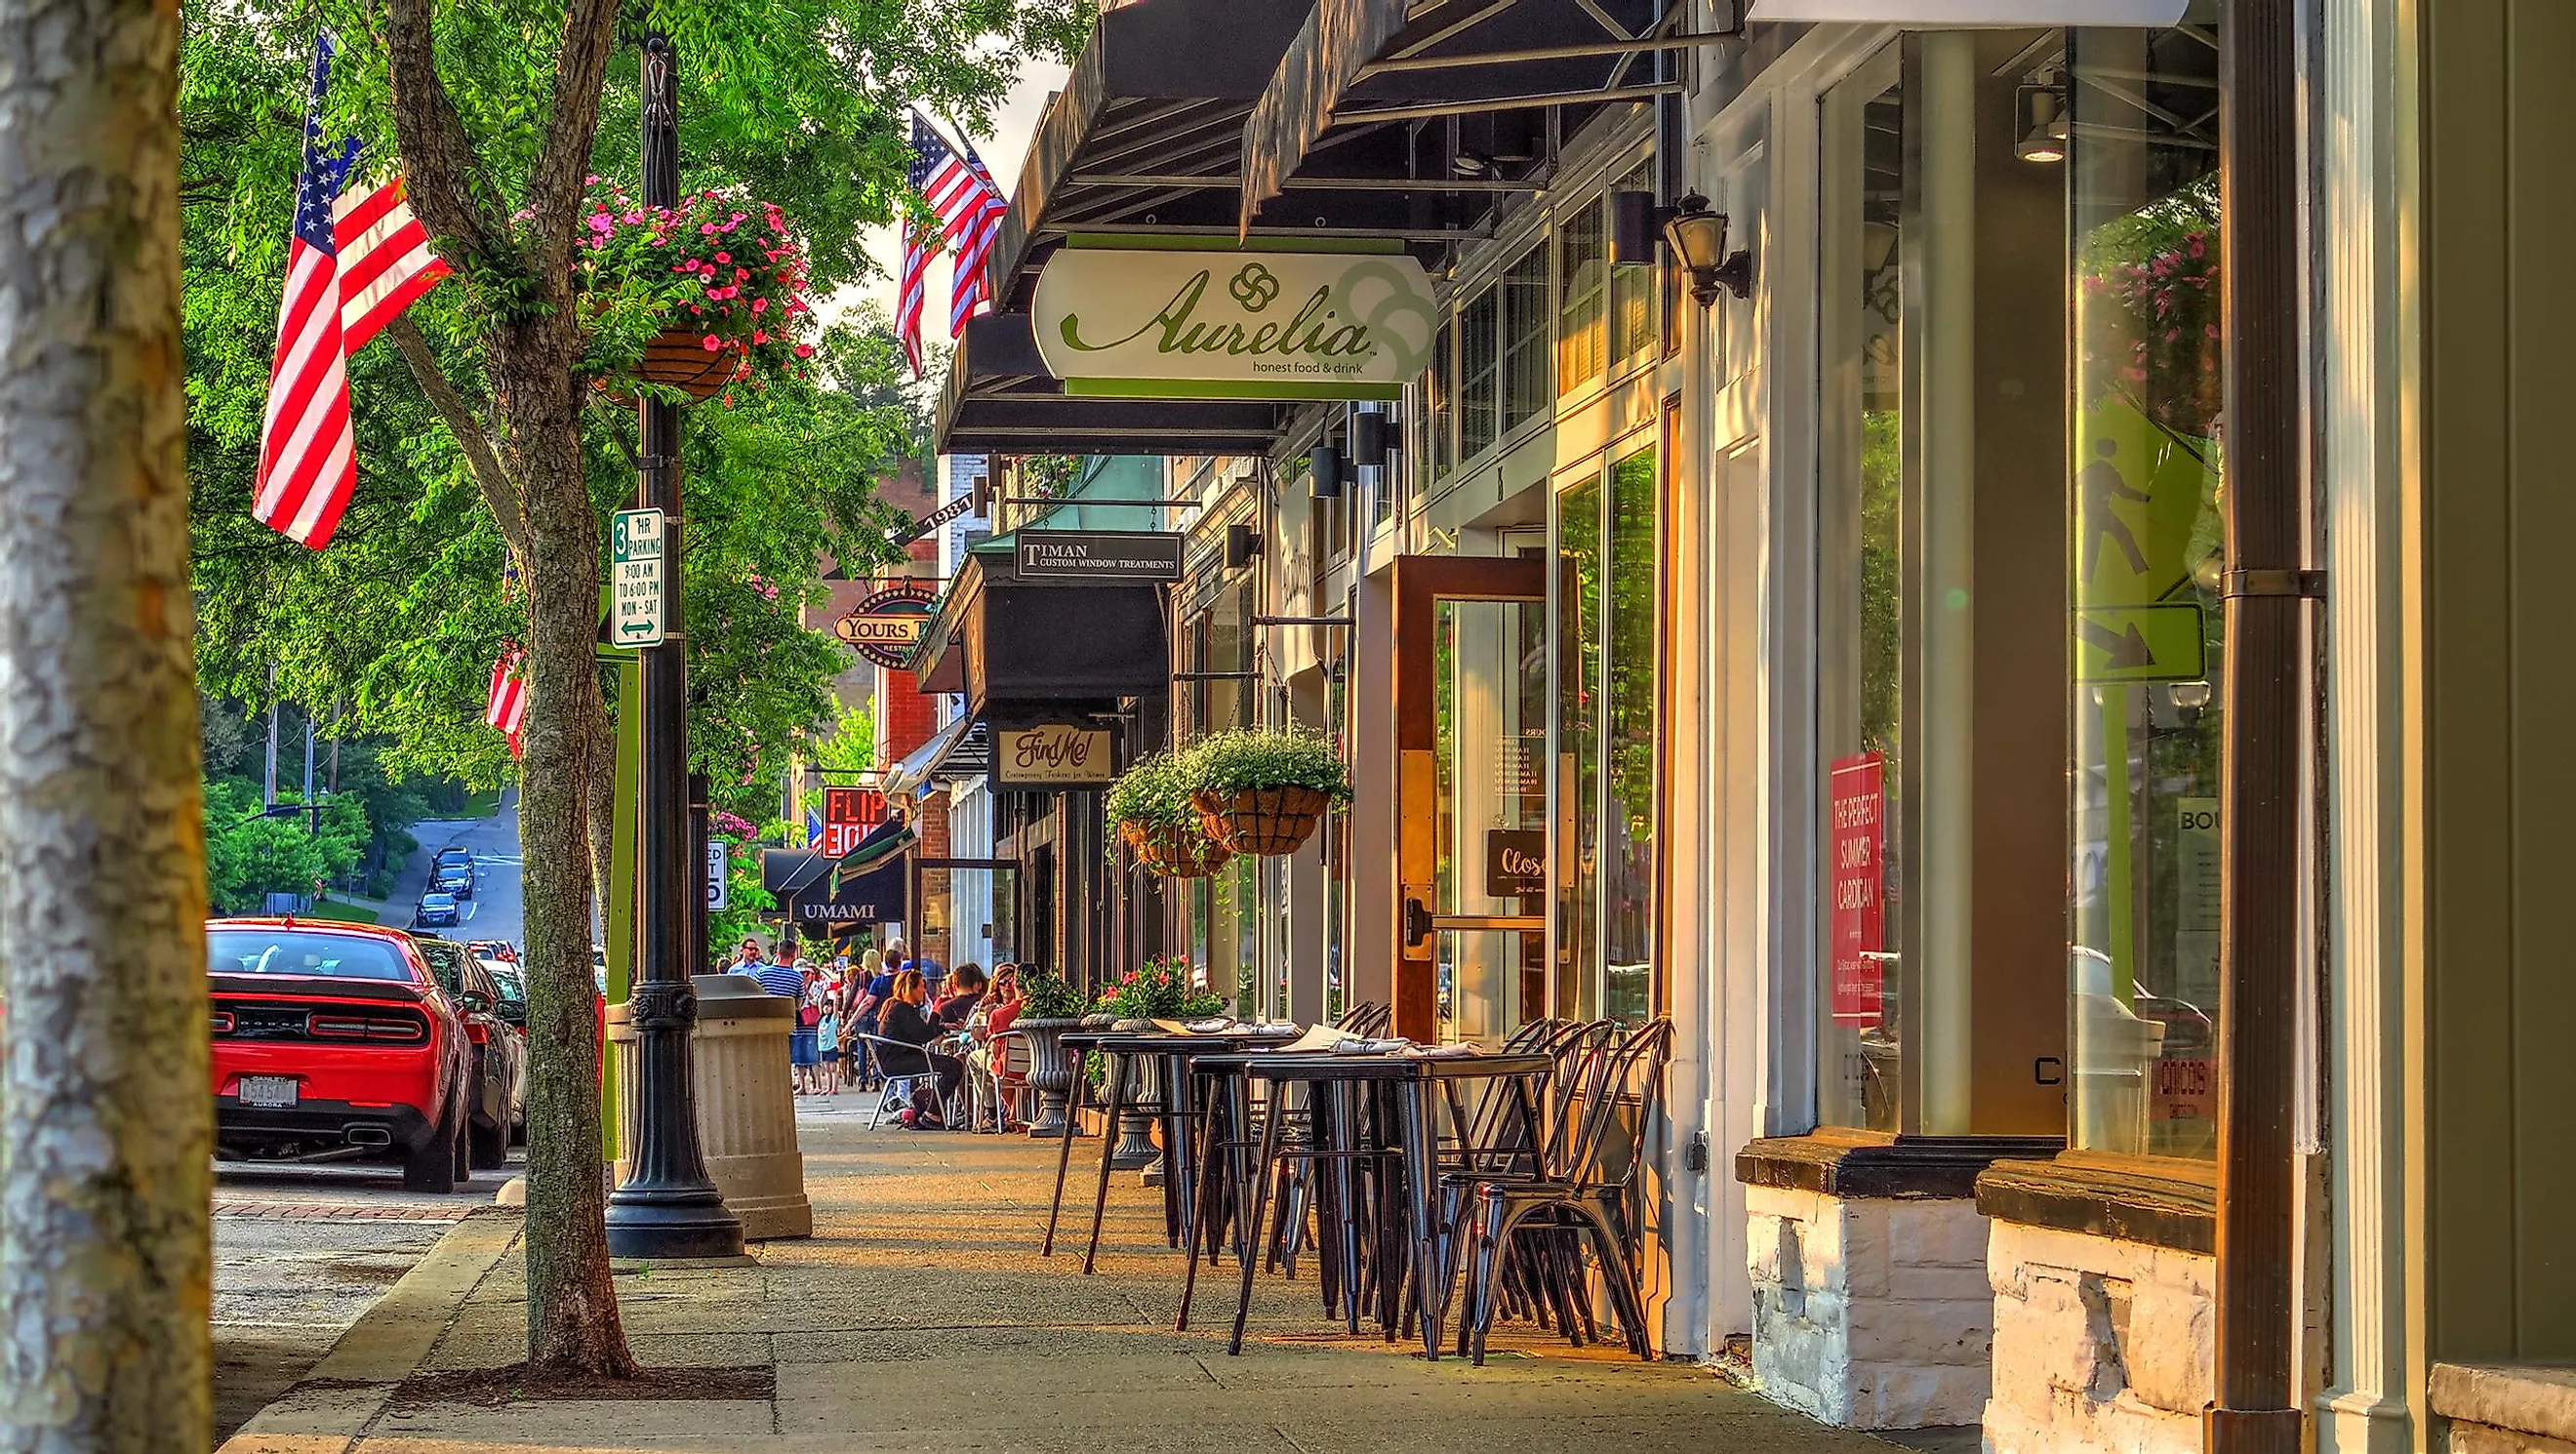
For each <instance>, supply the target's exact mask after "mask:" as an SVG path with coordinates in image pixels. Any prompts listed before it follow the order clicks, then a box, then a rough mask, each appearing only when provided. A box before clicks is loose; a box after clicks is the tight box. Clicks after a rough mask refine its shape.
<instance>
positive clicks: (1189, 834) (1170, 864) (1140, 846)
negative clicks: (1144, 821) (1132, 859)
mask: <svg viewBox="0 0 2576 1454" xmlns="http://www.w3.org/2000/svg"><path fill="white" fill-rule="evenodd" d="M1131 842H1132V845H1133V846H1134V848H1135V850H1136V860H1137V862H1139V863H1142V864H1144V865H1145V866H1146V867H1147V868H1150V869H1152V870H1153V871H1154V872H1156V873H1159V874H1161V875H1162V876H1163V877H1165V878H1206V877H1207V876H1208V875H1210V874H1212V873H1215V872H1216V871H1217V870H1218V869H1220V868H1223V867H1225V866H1226V864H1227V863H1229V862H1231V861H1232V860H1233V858H1234V852H1233V850H1232V849H1229V848H1227V847H1226V846H1225V845H1224V844H1222V843H1218V842H1216V841H1214V840H1213V839H1211V838H1209V837H1208V836H1207V835H1206V834H1204V833H1202V832H1200V831H1199V828H1198V826H1197V825H1196V824H1178V825H1171V824H1162V825H1147V826H1145V827H1144V828H1143V830H1142V831H1141V832H1140V833H1139V834H1138V835H1137V837H1136V838H1135V839H1133V840H1131Z"/></svg>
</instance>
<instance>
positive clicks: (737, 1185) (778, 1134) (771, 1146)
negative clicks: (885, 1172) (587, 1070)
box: [608, 974, 814, 1242]
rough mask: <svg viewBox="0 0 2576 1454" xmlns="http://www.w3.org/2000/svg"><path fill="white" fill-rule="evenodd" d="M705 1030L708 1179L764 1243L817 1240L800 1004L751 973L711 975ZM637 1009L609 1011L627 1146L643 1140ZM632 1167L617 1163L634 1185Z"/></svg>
mask: <svg viewBox="0 0 2576 1454" xmlns="http://www.w3.org/2000/svg"><path fill="white" fill-rule="evenodd" d="M690 983H692V984H693V985H695V986H696V987H697V992H698V1020H697V1027H696V1029H695V1030H693V1031H692V1032H691V1034H690V1038H689V1046H690V1054H689V1063H690V1079H691V1080H692V1081H693V1082H694V1084H693V1086H692V1087H691V1089H692V1091H693V1092H694V1095H693V1099H694V1101H695V1104H696V1107H697V1119H698V1146H699V1149H700V1151H701V1153H702V1154H703V1155H704V1156H705V1158H706V1163H707V1175H708V1176H710V1177H712V1178H713V1179H714V1181H715V1184H716V1190H717V1191H719V1192H722V1193H723V1194H724V1199H725V1205H726V1206H727V1207H729V1208H731V1209H732V1211H733V1214H734V1215H735V1216H737V1217H739V1218H741V1219H742V1235H743V1236H744V1237H745V1238H746V1239H748V1240H750V1241H754V1242H761V1241H767V1240H770V1239H772V1238H778V1237H810V1236H812V1235H814V1207H813V1204H812V1203H811V1202H809V1201H807V1200H806V1199H805V1155H804V1153H803V1152H802V1151H800V1150H798V1149H797V1145H796V1094H795V1087H794V1086H793V1085H791V1084H790V1083H789V1081H788V1072H787V1038H788V1035H789V1033H790V1032H791V1031H793V1030H794V1029H795V1028H796V1002H795V1001H793V1000H790V999H787V998H785V997H783V996H779V995H773V994H770V993H768V992H767V991H765V990H763V989H762V988H761V987H760V981H758V980H756V979H753V978H752V977H751V976H749V975H743V974H701V975H697V976H694V977H693V978H692V979H691V981H690ZM626 1014H627V1007H626V1006H625V1005H622V1004H618V1005H611V1006H609V1007H608V1043H609V1045H610V1046H611V1047H612V1048H613V1050H614V1051H615V1053H616V1056H617V1094H618V1105H617V1118H618V1121H617V1123H618V1127H619V1134H618V1139H617V1144H618V1145H619V1146H620V1147H631V1146H633V1145H634V1144H635V1138H636V1124H635V1121H636V1116H635V1100H634V1091H635V1081H636V1070H635V1031H634V1029H633V1027H631V1026H629V1025H628V1024H627V1021H626ZM626 1172H627V1163H626V1162H625V1161H624V1160H623V1159H621V1160H619V1161H618V1163H617V1179H618V1180H619V1181H620V1182H623V1181H625V1180H626Z"/></svg>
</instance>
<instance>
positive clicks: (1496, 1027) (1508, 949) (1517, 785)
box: [1432, 600, 1548, 1045]
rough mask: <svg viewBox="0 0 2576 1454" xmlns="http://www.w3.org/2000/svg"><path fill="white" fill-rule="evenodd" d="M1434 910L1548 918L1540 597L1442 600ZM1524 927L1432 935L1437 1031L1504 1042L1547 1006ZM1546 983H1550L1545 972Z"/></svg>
mask: <svg viewBox="0 0 2576 1454" xmlns="http://www.w3.org/2000/svg"><path fill="white" fill-rule="evenodd" d="M1433 609H1434V611H1435V616H1434V629H1433V637H1432V673H1433V677H1434V679H1435V687H1434V693H1433V704H1432V737H1433V771H1434V782H1435V786H1434V794H1433V799H1432V802H1433V817H1434V827H1433V833H1434V837H1433V843H1434V845H1435V853H1436V857H1435V858H1434V860H1433V866H1432V877H1433V886H1432V892H1433V900H1432V902H1433V904H1434V906H1435V907H1434V912H1435V913H1438V914H1443V915H1452V916H1481V917H1486V918H1497V917H1503V918H1518V917H1523V916H1526V917H1528V918H1529V919H1530V920H1531V921H1532V922H1534V923H1539V924H1544V922H1545V920H1544V918H1543V917H1542V916H1544V915H1545V914H1546V912H1547V909H1546V902H1545V901H1546V895H1545V893H1544V891H1543V888H1542V890H1541V891H1539V892H1534V893H1532V892H1522V891H1520V890H1519V885H1521V884H1523V883H1528V882H1532V881H1535V882H1537V883H1539V884H1542V885H1543V883H1544V878H1545V876H1544V873H1543V872H1542V871H1541V870H1543V868H1544V864H1545V861H1546V855H1545V844H1546V841H1547V789H1546V779H1545V777H1544V776H1543V775H1542V774H1541V772H1540V770H1539V769H1540V766H1541V764H1543V763H1544V762H1545V761H1546V760H1547V706H1548V703H1547V612H1546V606H1545V603H1543V602H1539V601H1468V600H1443V601H1440V602H1438V603H1437V604H1436V605H1435V607H1434V608H1433ZM1541 940H1542V936H1541V935H1540V934H1538V933H1536V932H1530V931H1528V930H1524V929H1522V928H1517V927H1513V928H1503V927H1493V926H1487V927H1483V928H1476V929H1456V928H1450V929H1443V930H1441V931H1439V933H1438V936H1437V938H1436V940H1435V944H1434V960H1435V964H1436V968H1437V974H1438V984H1439V1013H1440V1022H1441V1032H1440V1038H1441V1039H1443V1040H1446V1041H1458V1040H1471V1041H1475V1042H1477V1043H1479V1044H1484V1045H1499V1044H1501V1043H1502V1041H1503V1040H1504V1039H1505V1038H1506V1037H1508V1036H1509V1035H1510V1034H1511V1033H1512V1032H1513V1031H1514V1030H1516V1029H1518V1028H1520V1025H1521V1024H1522V1022H1523V1021H1524V1020H1527V1019H1530V1018H1533V1017H1537V1016H1543V1015H1545V1014H1546V1013H1547V1009H1546V1004H1547V1000H1546V996H1545V994H1544V993H1537V994H1533V993H1531V989H1532V986H1531V985H1530V983H1529V981H1530V979H1531V978H1532V976H1531V975H1530V974H1529V970H1530V969H1531V968H1532V967H1533V962H1532V957H1531V954H1530V950H1531V949H1532V948H1533V947H1534V946H1535V945H1537V944H1539V943H1540V941H1541ZM1541 978H1542V988H1543V975H1542V976H1541Z"/></svg>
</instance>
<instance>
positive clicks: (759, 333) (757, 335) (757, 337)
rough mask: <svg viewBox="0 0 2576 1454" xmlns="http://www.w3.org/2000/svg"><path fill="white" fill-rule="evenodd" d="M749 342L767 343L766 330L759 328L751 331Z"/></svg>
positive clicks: (767, 335) (767, 333)
mask: <svg viewBox="0 0 2576 1454" xmlns="http://www.w3.org/2000/svg"><path fill="white" fill-rule="evenodd" d="M751 341H752V342H754V343H767V342H768V341H769V332H768V330H766V329H761V328H755V329H753V330H752V331H751Z"/></svg>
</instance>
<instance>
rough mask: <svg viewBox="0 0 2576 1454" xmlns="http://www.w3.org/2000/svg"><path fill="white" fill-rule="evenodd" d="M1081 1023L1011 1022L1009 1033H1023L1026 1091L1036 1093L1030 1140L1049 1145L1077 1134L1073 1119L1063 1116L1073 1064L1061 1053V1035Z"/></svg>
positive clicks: (1070, 1084) (1070, 1058) (1069, 1088)
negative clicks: (1060, 1138)
mask: <svg viewBox="0 0 2576 1454" xmlns="http://www.w3.org/2000/svg"><path fill="white" fill-rule="evenodd" d="M1081 1023H1082V1021H1081V1020H1079V1019H1076V1018H1073V1017H1071V1016H1068V1017H1066V1018H1064V1019H1061V1020H1031V1019H1027V1018H1025V1017H1024V1018H1021V1019H1017V1020H1014V1021H1012V1022H1011V1028H1012V1029H1014V1030H1022V1031H1026V1032H1027V1035H1028V1047H1029V1088H1030V1089H1031V1090H1034V1091H1036V1092H1037V1093H1038V1114H1037V1119H1036V1120H1035V1121H1032V1122H1031V1123H1030V1124H1029V1138H1030V1139H1031V1140H1036V1141H1051V1140H1054V1139H1056V1138H1058V1137H1061V1136H1067V1135H1076V1134H1079V1131H1078V1129H1077V1125H1076V1123H1075V1121H1074V1119H1073V1118H1072V1117H1071V1116H1068V1115H1066V1114H1065V1102H1066V1099H1067V1098H1068V1097H1069V1096H1070V1095H1071V1094H1072V1092H1073V1060H1072V1057H1070V1056H1068V1055H1066V1054H1065V1053H1064V1032H1065V1031H1067V1030H1070V1029H1072V1028H1074V1027H1075V1026H1077V1025H1079V1024H1081Z"/></svg>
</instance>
